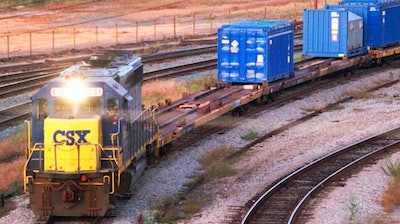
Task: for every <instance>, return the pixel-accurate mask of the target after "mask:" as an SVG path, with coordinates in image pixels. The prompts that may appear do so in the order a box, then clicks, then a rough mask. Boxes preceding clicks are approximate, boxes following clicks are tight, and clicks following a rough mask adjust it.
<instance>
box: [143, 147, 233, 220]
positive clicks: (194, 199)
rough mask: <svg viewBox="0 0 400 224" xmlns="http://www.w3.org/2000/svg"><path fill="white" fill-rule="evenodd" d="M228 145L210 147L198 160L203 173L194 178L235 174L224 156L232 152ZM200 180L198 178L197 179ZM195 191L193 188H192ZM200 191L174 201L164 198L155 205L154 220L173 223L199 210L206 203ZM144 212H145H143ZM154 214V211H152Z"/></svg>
mask: <svg viewBox="0 0 400 224" xmlns="http://www.w3.org/2000/svg"><path fill="white" fill-rule="evenodd" d="M233 150H234V149H233V148H232V147H229V146H220V147H216V148H213V149H211V150H210V151H209V152H208V153H207V154H205V155H204V156H203V157H202V158H201V159H199V160H198V162H199V163H200V166H201V169H202V170H203V171H204V175H201V176H199V177H195V178H203V182H209V181H212V180H215V179H220V178H223V177H228V176H232V175H235V174H236V170H234V169H233V168H232V167H231V164H230V162H229V161H227V160H226V156H227V155H230V154H231V153H232V152H233ZM198 180H200V179H198ZM196 182H197V181H195V180H192V181H189V182H188V183H185V184H184V186H185V187H191V186H192V185H193V184H194V183H196ZM194 191H195V190H194ZM201 194H202V193H192V192H191V193H190V194H188V195H186V196H185V200H184V201H179V203H176V202H177V201H178V200H177V199H171V198H166V199H164V201H163V202H162V203H160V205H156V206H155V207H156V211H157V212H156V213H157V215H156V216H155V215H153V216H150V217H154V216H155V217H156V218H155V221H156V222H158V223H173V222H174V221H175V220H177V219H182V218H185V217H187V216H191V215H193V214H196V213H198V212H200V210H201V208H202V207H203V206H204V205H205V204H206V203H207V200H206V197H205V196H204V195H201ZM145 213H146V212H145ZM153 214H154V212H153Z"/></svg>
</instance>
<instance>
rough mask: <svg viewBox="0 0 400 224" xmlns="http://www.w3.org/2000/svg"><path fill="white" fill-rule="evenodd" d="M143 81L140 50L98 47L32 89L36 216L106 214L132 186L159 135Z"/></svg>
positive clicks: (30, 175)
mask: <svg viewBox="0 0 400 224" xmlns="http://www.w3.org/2000/svg"><path fill="white" fill-rule="evenodd" d="M110 55H111V56H110ZM142 80H143V64H142V62H141V58H140V57H137V56H134V55H132V54H126V53H124V54H107V53H99V54H97V55H94V56H92V57H91V59H90V60H88V61H87V62H83V63H82V64H80V65H75V66H72V67H70V68H69V69H67V70H65V71H63V72H62V73H61V75H60V76H59V77H57V78H55V79H54V80H52V81H50V82H49V83H48V84H46V85H45V86H44V87H43V88H41V89H40V90H39V91H38V92H37V93H36V94H34V95H33V97H32V117H31V119H30V121H27V123H28V148H27V157H28V158H27V162H26V164H25V167H24V189H25V191H26V192H28V193H29V197H30V208H31V209H32V211H33V212H34V213H35V214H36V215H37V216H104V215H105V214H106V212H107V210H109V209H110V208H111V207H112V206H113V202H114V201H115V200H114V197H115V196H116V195H117V194H118V193H119V194H125V193H127V192H128V190H129V185H130V183H131V181H132V179H133V178H135V177H137V176H139V175H140V174H141V173H142V172H143V171H144V169H145V165H146V160H147V159H148V158H149V157H151V155H152V154H154V153H155V148H156V146H155V144H156V138H157V135H158V127H157V120H156V118H155V116H156V113H155V111H154V110H152V109H143V106H142V102H141V88H142ZM132 174H134V175H132Z"/></svg>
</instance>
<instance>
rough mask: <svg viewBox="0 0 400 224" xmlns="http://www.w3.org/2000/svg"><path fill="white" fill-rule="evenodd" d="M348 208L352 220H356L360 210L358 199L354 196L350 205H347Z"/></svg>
mask: <svg viewBox="0 0 400 224" xmlns="http://www.w3.org/2000/svg"><path fill="white" fill-rule="evenodd" d="M347 208H348V209H349V211H350V220H354V217H355V216H356V214H357V212H358V211H359V210H360V206H359V204H358V200H357V198H356V197H355V196H354V195H352V196H351V197H350V200H349V204H348V205H347Z"/></svg>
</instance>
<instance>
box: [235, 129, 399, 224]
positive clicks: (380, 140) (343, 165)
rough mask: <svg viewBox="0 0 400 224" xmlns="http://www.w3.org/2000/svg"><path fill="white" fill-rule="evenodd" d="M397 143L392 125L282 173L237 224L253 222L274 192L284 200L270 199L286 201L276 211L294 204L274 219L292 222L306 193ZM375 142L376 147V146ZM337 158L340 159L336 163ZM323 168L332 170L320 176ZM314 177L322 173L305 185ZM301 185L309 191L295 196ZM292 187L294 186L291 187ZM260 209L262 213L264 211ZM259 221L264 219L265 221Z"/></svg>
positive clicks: (303, 201)
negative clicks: (387, 129)
mask: <svg viewBox="0 0 400 224" xmlns="http://www.w3.org/2000/svg"><path fill="white" fill-rule="evenodd" d="M399 144H400V127H396V128H394V129H392V130H389V131H386V132H383V133H380V134H378V135H375V136H372V137H370V138H367V139H364V140H362V141H359V142H357V143H354V144H352V145H350V146H347V147H344V148H342V149H339V150H337V151H335V152H333V153H330V154H328V155H326V156H324V157H322V158H320V159H318V160H316V161H314V162H312V163H310V164H308V165H306V166H304V167H302V168H300V169H298V170H296V171H294V172H293V173H291V174H289V175H288V176H286V177H285V178H283V179H282V180H280V181H279V182H277V183H276V184H274V185H273V186H272V187H271V188H269V189H268V190H267V191H266V192H265V193H264V194H263V195H262V196H261V197H259V198H258V199H257V201H256V202H255V203H254V204H253V206H252V207H251V208H250V209H249V211H248V212H247V214H246V215H245V216H244V218H243V220H242V222H241V223H242V224H247V223H254V222H255V220H254V219H255V217H256V215H257V212H259V210H260V208H261V207H263V208H265V206H266V204H267V201H268V200H269V199H271V198H272V197H274V196H276V194H277V193H278V192H280V194H279V195H282V196H283V197H285V199H284V198H280V196H276V197H277V198H276V197H275V198H274V201H277V200H278V201H279V200H282V202H283V201H285V202H287V203H285V205H281V206H280V208H279V209H280V212H282V209H283V208H282V206H289V207H292V206H294V207H295V209H294V210H292V212H291V213H290V214H287V215H288V217H284V216H285V215H284V214H282V213H280V215H279V216H280V217H278V218H277V219H276V220H275V221H276V222H279V223H282V222H283V221H284V220H287V221H284V222H287V223H294V221H296V218H297V217H298V214H299V212H300V210H301V208H302V207H303V206H304V203H305V202H306V201H307V200H309V198H310V196H311V195H313V194H314V193H315V192H316V191H317V190H321V188H322V187H324V186H326V183H327V181H332V180H333V178H334V177H337V176H338V175H340V174H342V172H344V171H345V170H347V169H351V168H353V167H354V164H359V163H360V162H361V161H365V160H366V159H369V158H370V157H371V156H373V155H377V153H378V152H382V151H383V150H387V149H392V148H393V147H394V146H398V145H399ZM377 145H378V148H376V147H377ZM382 145H383V146H382ZM368 147H370V148H368ZM349 160H350V162H349ZM338 161H339V162H340V164H339V162H338ZM328 164H329V165H328ZM332 164H335V165H336V166H339V167H338V168H335V167H336V166H334V165H332ZM326 167H330V168H332V169H334V171H332V172H331V171H329V173H328V174H324V175H322V174H321V172H327V170H326ZM318 168H320V169H321V170H317V169H318ZM316 172H317V173H316ZM318 176H323V177H324V178H323V179H322V180H319V181H316V183H312V184H313V185H312V186H311V187H309V185H310V184H311V182H312V181H315V180H313V178H316V177H318ZM305 177H312V178H311V179H303V178H305ZM303 185H304V188H310V190H307V191H306V192H301V195H302V196H300V197H297V194H299V191H301V189H302V187H303ZM294 186H295V188H296V189H293V188H294ZM289 190H293V191H296V193H294V192H290V193H289ZM289 194H290V196H291V198H290V199H289V198H287V195H289ZM294 200H295V201H299V203H296V202H294ZM288 203H289V204H288ZM286 204H287V205H286ZM272 207H273V203H272V199H271V203H269V206H268V208H272ZM276 209H277V208H276ZM263 212H264V213H265V211H263ZM271 212H272V211H271ZM272 214H275V213H271V214H270V215H269V217H271V216H272ZM263 216H265V215H263ZM273 216H275V217H276V216H278V215H277V214H275V215H273ZM278 220H280V221H278ZM263 221H264V222H265V221H266V220H263ZM269 221H271V220H269ZM274 223H275V222H274Z"/></svg>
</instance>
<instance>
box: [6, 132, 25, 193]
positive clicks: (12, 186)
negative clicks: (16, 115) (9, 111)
mask: <svg viewBox="0 0 400 224" xmlns="http://www.w3.org/2000/svg"><path fill="white" fill-rule="evenodd" d="M25 149H26V138H25V132H20V133H19V134H17V135H15V136H14V137H11V138H9V139H6V140H4V141H2V142H0V165H1V169H0V176H1V177H2V179H1V181H0V192H3V194H4V195H5V196H13V195H17V194H19V193H21V189H22V188H21V189H19V190H17V189H16V188H18V187H21V186H22V179H23V167H24V164H25V161H26V157H25Z"/></svg>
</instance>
